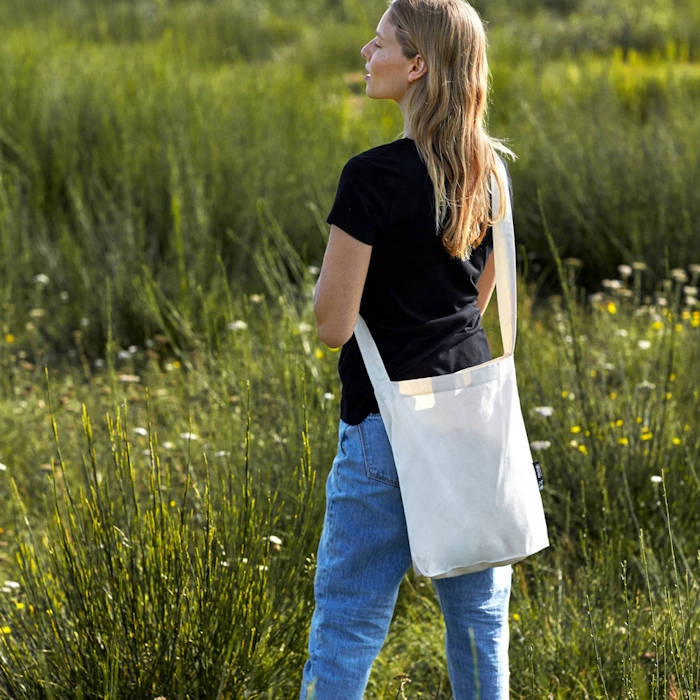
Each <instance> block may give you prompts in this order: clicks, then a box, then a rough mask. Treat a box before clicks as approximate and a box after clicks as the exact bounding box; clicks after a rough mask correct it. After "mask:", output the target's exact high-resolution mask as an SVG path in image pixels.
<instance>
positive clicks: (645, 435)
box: [642, 433, 654, 440]
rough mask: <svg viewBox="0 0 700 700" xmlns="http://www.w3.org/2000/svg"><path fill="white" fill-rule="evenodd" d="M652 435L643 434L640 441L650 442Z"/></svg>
mask: <svg viewBox="0 0 700 700" xmlns="http://www.w3.org/2000/svg"><path fill="white" fill-rule="evenodd" d="M652 437H654V435H653V434H652V433H644V434H643V435H642V440H651V439H652Z"/></svg>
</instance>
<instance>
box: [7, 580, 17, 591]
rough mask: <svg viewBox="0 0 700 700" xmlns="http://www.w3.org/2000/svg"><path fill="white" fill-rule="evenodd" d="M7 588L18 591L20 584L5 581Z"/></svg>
mask: <svg viewBox="0 0 700 700" xmlns="http://www.w3.org/2000/svg"><path fill="white" fill-rule="evenodd" d="M5 587H6V588H11V589H14V590H17V589H18V588H19V583H17V581H5Z"/></svg>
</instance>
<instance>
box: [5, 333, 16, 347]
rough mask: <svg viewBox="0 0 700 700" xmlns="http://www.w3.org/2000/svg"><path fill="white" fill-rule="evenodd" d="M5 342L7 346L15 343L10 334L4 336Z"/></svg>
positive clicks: (13, 337)
mask: <svg viewBox="0 0 700 700" xmlns="http://www.w3.org/2000/svg"><path fill="white" fill-rule="evenodd" d="M5 342H6V343H7V344H8V345H12V343H14V342H15V336H14V335H12V333H8V334H7V335H6V336H5Z"/></svg>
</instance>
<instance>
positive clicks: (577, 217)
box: [0, 0, 700, 359]
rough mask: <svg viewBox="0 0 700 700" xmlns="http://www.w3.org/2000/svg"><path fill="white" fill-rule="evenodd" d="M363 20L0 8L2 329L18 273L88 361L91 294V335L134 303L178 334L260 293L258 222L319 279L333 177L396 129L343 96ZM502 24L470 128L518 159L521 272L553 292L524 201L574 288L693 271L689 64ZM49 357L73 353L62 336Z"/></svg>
mask: <svg viewBox="0 0 700 700" xmlns="http://www.w3.org/2000/svg"><path fill="white" fill-rule="evenodd" d="M380 5H381V3H379V4H378V5H377V7H376V8H375V6H374V5H372V6H368V7H365V6H363V5H362V4H361V3H341V4H339V5H335V4H333V3H331V4H330V5H329V4H328V3H323V2H321V0H318V2H316V3H311V4H309V5H308V7H307V6H306V5H305V6H304V10H303V13H302V12H301V10H300V8H299V6H298V5H297V4H294V3H289V4H281V5H280V6H279V7H276V9H274V10H273V9H272V8H268V7H267V6H263V5H260V6H259V5H255V6H253V5H250V4H249V3H248V4H245V3H237V2H236V3H219V2H212V3H200V4H197V3H194V4H193V3H151V4H149V3H144V4H137V3H96V4H94V5H93V4H87V3H80V2H79V3H75V5H74V7H73V10H74V11H72V12H70V13H65V12H62V11H61V6H58V5H57V6H56V7H54V9H53V10H50V9H48V8H47V7H45V6H44V5H41V6H40V8H39V9H41V10H42V11H41V12H38V13H33V14H26V13H23V11H22V10H21V9H20V8H19V6H16V7H15V6H14V5H13V6H10V5H8V6H7V7H6V8H5V9H4V10H3V11H4V12H5V13H6V16H7V17H8V26H9V29H8V31H7V33H6V36H5V37H4V41H3V45H2V47H1V48H0V101H1V102H2V104H3V108H2V110H1V111H0V173H1V174H2V179H1V181H0V307H1V308H2V310H3V312H2V314H1V317H2V318H4V319H5V321H4V323H5V326H6V329H5V332H6V333H7V332H13V333H15V332H16V331H17V329H18V328H22V327H24V325H25V324H26V323H27V321H28V320H29V318H28V315H29V312H30V311H31V309H33V308H36V307H35V306H34V305H35V303H37V301H38V300H37V291H36V289H35V288H34V286H33V285H32V284H28V281H29V280H30V279H33V278H34V277H35V276H36V275H38V274H43V275H47V276H48V277H49V279H50V284H49V285H48V286H46V287H43V288H42V289H43V292H42V295H43V296H42V297H41V299H40V301H41V304H42V306H41V308H44V309H45V311H46V312H47V313H49V314H50V315H52V316H57V317H61V318H63V319H64V321H65V326H66V327H67V328H70V329H71V331H74V330H78V329H80V330H81V333H82V339H83V346H84V349H85V351H86V353H87V354H88V356H89V357H90V359H94V358H95V357H96V356H98V355H99V354H100V348H101V347H102V346H103V345H104V343H105V341H106V338H107V319H106V316H105V304H104V303H103V302H104V299H105V298H106V296H107V295H108V294H109V296H110V298H111V299H112V301H113V302H114V304H113V316H112V326H113V328H112V331H113V333H114V336H115V337H116V338H117V339H119V340H120V341H121V342H123V343H125V344H127V345H128V344H131V343H134V342H136V343H139V342H143V340H144V338H146V337H147V336H149V335H152V334H153V333H154V332H155V331H157V330H161V328H160V327H159V325H158V324H159V322H160V321H159V319H156V318H154V317H153V314H152V313H151V312H150V308H151V306H152V305H151V304H150V303H148V300H149V299H151V298H152V297H153V296H154V295H160V296H161V297H162V298H164V299H168V300H176V301H177V303H178V305H179V307H180V308H181V312H182V313H183V314H185V315H186V316H187V318H188V319H189V320H190V321H191V322H192V323H196V321H197V319H198V318H200V317H201V316H202V314H201V311H202V309H203V308H204V307H205V306H206V305H207V304H210V303H219V302H221V301H222V300H223V299H224V298H225V295H226V286H227V284H231V285H233V287H234V288H237V289H238V290H248V291H250V290H252V289H254V288H255V287H256V285H259V284H260V281H261V280H260V277H259V275H258V274H257V268H256V267H255V266H254V265H252V259H253V256H254V255H255V251H256V249H257V247H258V246H259V245H260V242H261V241H262V240H263V238H264V234H265V232H266V231H267V229H268V228H269V227H270V225H271V224H270V216H267V215H261V211H266V212H268V213H269V214H271V217H272V218H273V219H274V220H275V221H276V222H277V223H278V224H279V226H280V227H281V229H282V230H283V231H284V232H285V234H286V235H287V236H288V237H289V238H290V239H291V240H292V242H293V245H294V247H295V249H296V250H298V251H300V252H301V253H302V255H303V257H304V259H305V261H306V262H307V263H316V264H318V262H319V261H320V258H321V255H322V252H323V247H324V243H325V237H324V236H325V234H324V232H323V230H324V229H325V225H324V224H323V219H324V216H325V213H326V211H327V210H328V209H329V207H330V204H331V201H332V197H333V193H334V190H335V186H336V183H337V177H338V174H339V171H340V168H341V167H342V165H343V163H344V162H345V161H346V160H347V158H348V157H350V156H351V155H353V154H354V153H356V152H358V151H360V150H363V149H365V148H368V147H370V146H372V145H375V144H378V143H381V142H384V141H387V140H391V139H393V138H395V137H397V136H398V135H399V133H400V129H401V124H400V120H399V117H400V115H399V114H398V111H397V110H396V109H395V108H392V106H391V105H388V104H377V103H372V102H370V101H369V100H367V99H366V98H364V97H362V93H363V84H362V80H361V75H360V71H361V68H362V65H363V60H362V58H361V57H360V56H359V48H360V46H361V45H362V44H363V43H364V40H365V37H366V36H367V35H368V33H369V34H371V31H372V28H373V25H374V23H375V21H376V18H375V17H374V14H373V13H374V11H375V9H376V13H378V12H379V11H380ZM12 7H15V9H12ZM42 8H43V9H42ZM13 17H15V21H14V23H13V22H12V21H10V20H11V19H12V18H13ZM149 18H150V19H149ZM503 21H504V22H505V19H504V20H503ZM523 21H525V20H524V19H523ZM509 26H511V25H509V24H501V25H494V27H493V46H492V53H491V65H492V69H493V86H494V93H493V105H492V113H491V121H490V129H491V132H492V133H494V135H496V136H499V137H506V138H507V139H508V140H509V143H510V144H511V146H512V147H513V148H514V150H515V151H516V152H517V153H518V155H519V160H518V161H516V162H515V163H514V164H512V167H511V169H512V173H513V180H514V185H515V196H516V207H515V216H516V230H517V235H518V238H519V241H520V242H521V243H523V244H524V245H525V246H526V248H527V253H528V255H529V257H530V258H531V260H530V262H531V265H530V266H529V268H528V274H529V273H530V271H534V273H535V278H539V279H540V286H542V285H543V284H545V285H546V286H545V287H544V288H545V289H549V290H552V289H553V288H555V286H556V284H555V282H554V276H553V269H552V268H551V265H549V264H548V262H547V260H548V255H549V253H548V247H547V245H546V241H545V240H544V237H543V235H542V232H541V225H540V220H539V212H538V210H537V205H536V197H535V192H536V191H537V190H538V189H539V190H541V191H542V192H543V197H544V203H545V208H546V211H547V213H548V216H549V217H550V219H551V221H552V224H553V226H554V227H555V229H556V230H557V231H558V232H561V240H560V245H561V247H562V252H563V254H564V255H571V256H576V257H578V258H580V259H582V260H583V261H584V262H585V267H584V270H585V274H586V276H587V277H586V279H582V280H581V283H582V284H585V285H586V286H587V287H588V288H589V289H592V288H593V287H594V286H595V283H596V282H597V281H598V280H599V279H601V278H602V277H610V276H611V275H613V274H614V272H615V267H616V265H617V264H618V263H619V262H621V261H627V262H630V261H632V260H645V261H646V262H647V264H648V265H649V267H650V269H651V270H653V272H654V273H655V274H656V275H657V279H661V278H662V277H664V276H665V275H666V273H667V271H668V269H671V268H673V267H676V266H682V265H687V264H689V263H692V262H695V259H694V258H693V255H694V247H693V224H692V222H693V221H695V220H696V219H697V218H698V213H699V209H700V203H699V199H698V194H697V188H695V187H694V183H695V182H696V181H697V179H698V175H699V174H698V161H697V158H694V152H695V144H696V143H697V141H698V136H699V135H700V119H699V117H698V114H700V110H698V109H697V103H698V95H699V94H700V88H699V87H698V86H699V85H700V77H699V72H698V70H697V66H696V65H695V64H692V63H688V62H687V61H685V60H684V58H683V57H682V56H681V55H680V54H678V53H676V54H669V55H668V56H667V57H660V56H657V57H656V58H654V57H652V56H651V55H647V56H646V57H637V58H635V56H634V55H632V54H630V55H628V56H627V59H626V60H623V58H622V57H621V56H617V57H616V56H610V57H600V56H586V55H580V56H578V57H577V58H576V61H575V62H574V61H570V60H568V59H564V60H562V59H556V60H554V59H552V60H549V61H544V62H542V61H541V60H540V57H539V56H537V55H536V54H532V55H531V52H529V49H528V50H527V51H526V50H525V49H523V44H521V43H519V42H518V41H517V40H516V39H515V38H513V37H512V36H511V35H509V34H508V31H509V30H508V27H509ZM507 30H508V31H507ZM246 42H249V43H250V44H251V47H250V48H246ZM535 268H536V269H535ZM107 280H109V290H107V284H106V281H107ZM66 299H68V300H69V301H68V302H67V301H65V300H66ZM83 318H88V319H89V321H90V323H89V325H87V326H81V325H80V324H81V319H83ZM52 347H53V349H54V350H55V351H56V352H59V353H65V352H67V351H71V350H72V351H75V350H76V349H75V348H74V347H73V343H72V338H71V334H70V333H63V332H61V333H58V334H56V335H55V336H54V337H53V338H52Z"/></svg>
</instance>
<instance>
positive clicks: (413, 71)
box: [408, 53, 428, 83]
mask: <svg viewBox="0 0 700 700" xmlns="http://www.w3.org/2000/svg"><path fill="white" fill-rule="evenodd" d="M427 72H428V66H427V65H426V63H425V61H424V60H423V56H421V55H420V54H419V53H417V54H416V55H415V56H414V57H413V59H412V60H411V67H410V69H409V71H408V82H409V83H415V82H416V80H420V79H421V78H422V77H423V76H424V75H425V74H426V73H427Z"/></svg>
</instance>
